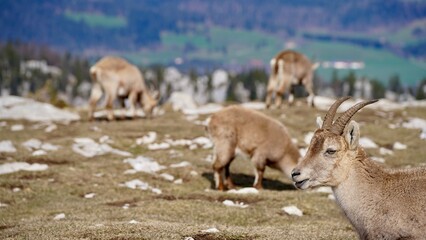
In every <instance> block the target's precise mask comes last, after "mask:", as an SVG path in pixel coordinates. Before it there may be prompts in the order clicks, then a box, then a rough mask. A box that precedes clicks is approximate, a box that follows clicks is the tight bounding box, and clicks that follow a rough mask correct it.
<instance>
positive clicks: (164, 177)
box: [159, 173, 175, 182]
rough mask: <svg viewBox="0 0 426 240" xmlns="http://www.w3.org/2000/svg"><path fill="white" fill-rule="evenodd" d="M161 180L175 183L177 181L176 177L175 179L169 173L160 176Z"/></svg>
mask: <svg viewBox="0 0 426 240" xmlns="http://www.w3.org/2000/svg"><path fill="white" fill-rule="evenodd" d="M159 176H160V177H161V178H163V179H164V180H167V181H170V182H173V180H175V177H173V175H170V174H168V173H162V174H160V175H159Z"/></svg>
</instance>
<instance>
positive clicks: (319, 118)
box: [317, 116, 323, 128]
mask: <svg viewBox="0 0 426 240" xmlns="http://www.w3.org/2000/svg"><path fill="white" fill-rule="evenodd" d="M322 123H323V120H322V118H321V117H320V116H318V117H317V126H318V128H322Z"/></svg>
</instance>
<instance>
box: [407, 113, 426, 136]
mask: <svg viewBox="0 0 426 240" xmlns="http://www.w3.org/2000/svg"><path fill="white" fill-rule="evenodd" d="M402 126H403V127H405V128H418V129H421V130H422V132H421V133H420V138H421V139H426V120H424V119H421V118H411V119H410V120H409V121H408V122H405V123H402Z"/></svg>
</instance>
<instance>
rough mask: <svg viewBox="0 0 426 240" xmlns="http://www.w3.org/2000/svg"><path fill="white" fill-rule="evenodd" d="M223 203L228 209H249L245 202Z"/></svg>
mask: <svg viewBox="0 0 426 240" xmlns="http://www.w3.org/2000/svg"><path fill="white" fill-rule="evenodd" d="M222 203H223V204H225V206H228V207H239V208H246V207H248V205H247V204H244V203H243V202H237V201H236V202H233V201H231V200H224V201H223V202H222Z"/></svg>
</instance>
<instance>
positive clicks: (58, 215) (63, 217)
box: [53, 213, 65, 220]
mask: <svg viewBox="0 0 426 240" xmlns="http://www.w3.org/2000/svg"><path fill="white" fill-rule="evenodd" d="M62 219H65V213H59V214H57V215H56V216H55V217H54V218H53V220H62Z"/></svg>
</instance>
